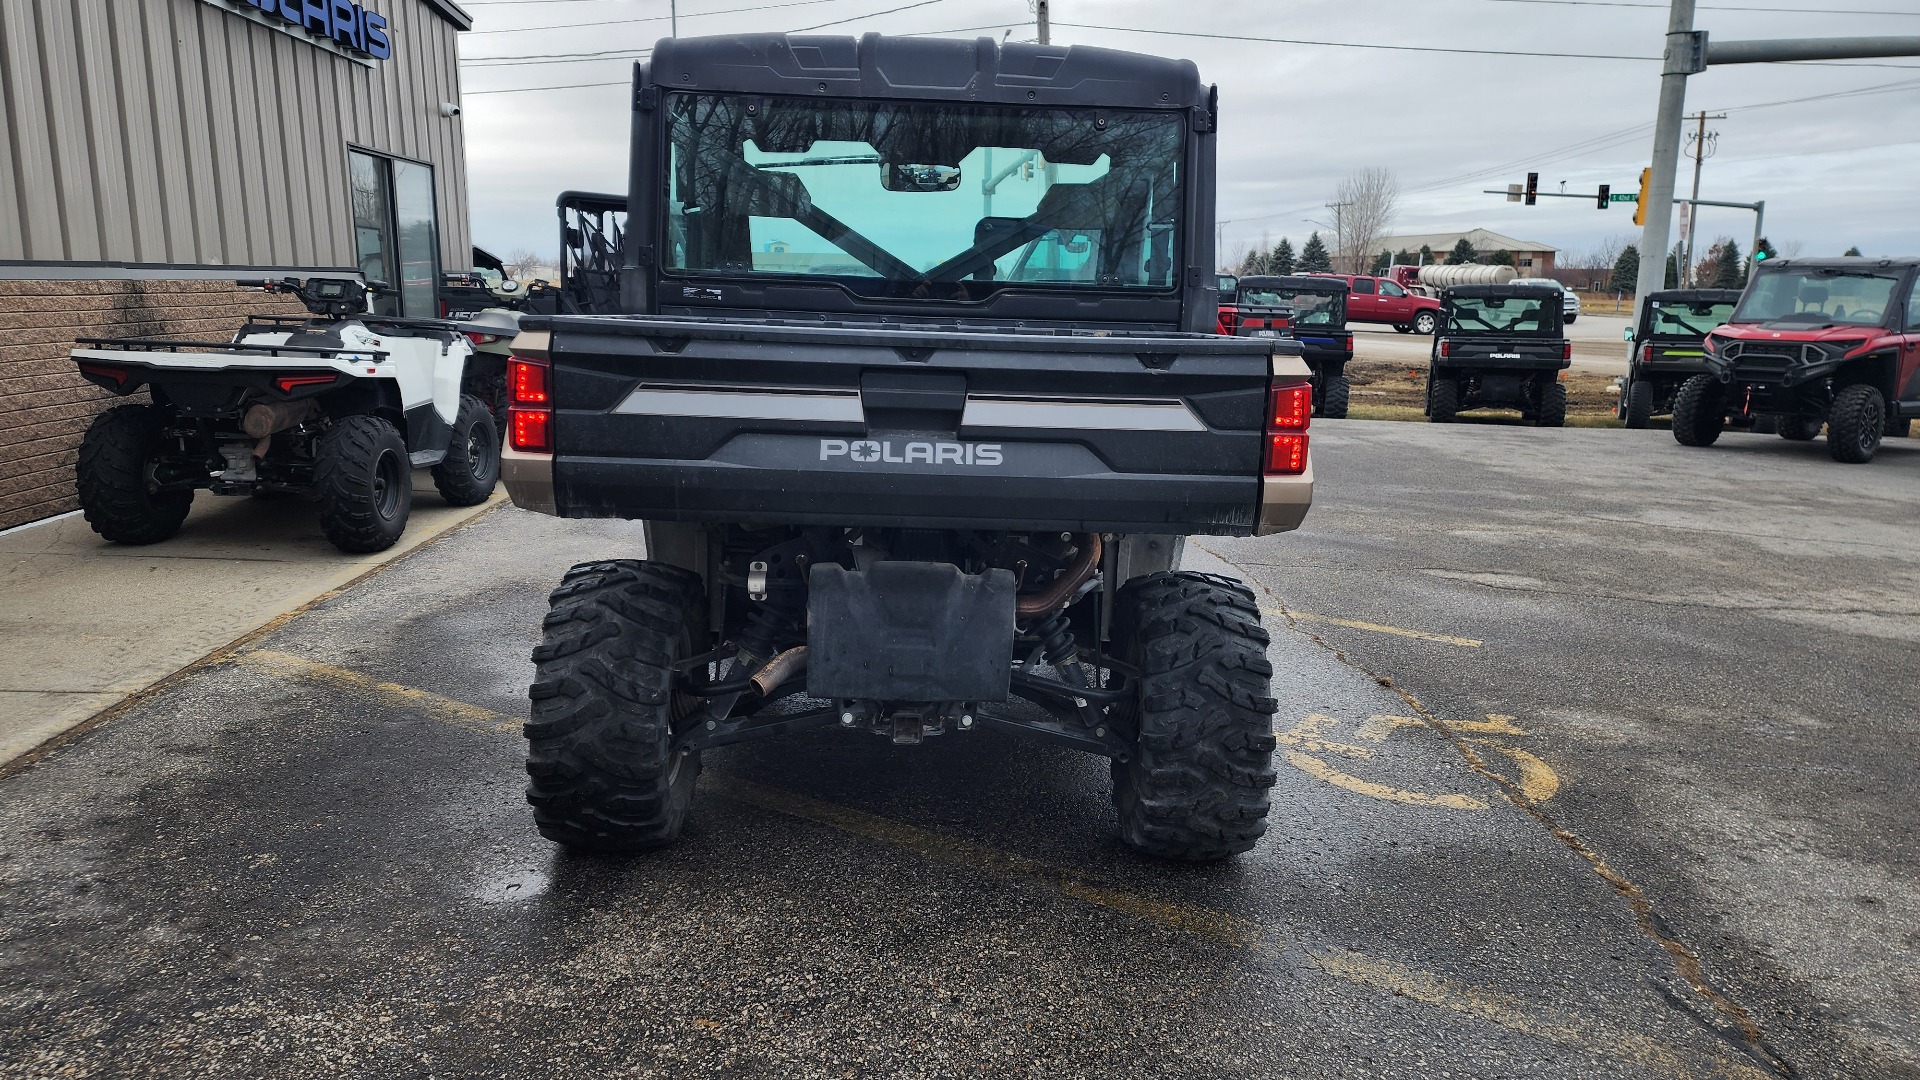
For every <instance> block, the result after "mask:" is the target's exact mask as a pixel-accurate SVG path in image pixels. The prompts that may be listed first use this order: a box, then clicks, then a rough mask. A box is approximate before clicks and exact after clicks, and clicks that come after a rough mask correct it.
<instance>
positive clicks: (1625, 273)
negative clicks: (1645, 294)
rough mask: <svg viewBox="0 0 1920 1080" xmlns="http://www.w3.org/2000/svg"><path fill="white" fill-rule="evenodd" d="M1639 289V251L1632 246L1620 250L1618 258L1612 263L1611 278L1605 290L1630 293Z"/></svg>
mask: <svg viewBox="0 0 1920 1080" xmlns="http://www.w3.org/2000/svg"><path fill="white" fill-rule="evenodd" d="M1639 287H1640V249H1639V248H1638V247H1636V246H1634V245H1632V244H1628V245H1627V246H1626V247H1623V248H1621V249H1620V257H1619V258H1618V259H1615V260H1614V261H1613V278H1612V279H1611V280H1609V281H1608V282H1607V288H1609V289H1612V290H1613V291H1614V292H1620V293H1632V292H1633V291H1635V290H1636V289H1638V288H1639Z"/></svg>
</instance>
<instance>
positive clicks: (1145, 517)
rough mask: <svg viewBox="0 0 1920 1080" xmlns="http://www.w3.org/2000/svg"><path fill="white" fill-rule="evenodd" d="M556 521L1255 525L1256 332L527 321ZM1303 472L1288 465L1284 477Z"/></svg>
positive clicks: (1259, 432) (1259, 348) (1159, 528)
mask: <svg viewBox="0 0 1920 1080" xmlns="http://www.w3.org/2000/svg"><path fill="white" fill-rule="evenodd" d="M522 326H523V329H524V331H525V332H524V333H523V335H522V337H521V338H520V340H519V341H518V342H517V343H516V352H517V353H521V354H523V355H530V356H535V357H540V358H544V359H547V360H548V362H549V363H550V364H551V367H552V393H553V402H554V417H553V445H554V458H553V492H554V503H555V510H556V512H557V513H559V514H560V515H561V516H565V517H634V518H653V519H658V520H687V521H725V522H749V523H750V522H760V523H766V524H787V525H807V524H820V525H871V526H885V527H901V528H939V529H953V528H961V529H965V528H977V529H996V530H997V529H1012V530H1036V529H1062V530H1076V531H1085V530H1097V531H1112V532H1161V533H1226V534H1236V533H1237V534H1244V533H1248V532H1251V531H1253V529H1254V526H1255V521H1256V515H1257V514H1258V512H1259V506H1260V500H1261V497H1262V477H1261V463H1262V453H1263V450H1264V447H1265V438H1264V435H1263V431H1264V425H1265V421H1266V418H1267V417H1266V413H1267V402H1268V389H1269V384H1270V382H1271V381H1272V379H1273V373H1274V371H1275V370H1276V364H1280V365H1282V367H1281V368H1279V370H1283V371H1284V372H1286V376H1285V378H1283V380H1282V381H1286V379H1296V378H1297V380H1298V381H1304V380H1305V378H1306V375H1307V370H1306V367H1305V365H1304V364H1301V363H1300V362H1299V361H1298V360H1295V359H1291V358H1290V357H1283V358H1281V359H1279V360H1276V359H1275V358H1274V356H1273V354H1274V351H1275V349H1276V348H1278V349H1280V350H1282V351H1283V352H1289V353H1290V352H1293V351H1295V350H1297V348H1298V346H1297V345H1294V344H1293V343H1290V342H1282V343H1280V344H1279V345H1277V346H1276V344H1275V343H1274V342H1272V341H1268V340H1263V339H1247V338H1238V339H1236V338H1226V337H1218V336H1214V335H1208V334H1154V335H1138V334H1129V333H1122V332H1112V333H1104V334H1101V333H1054V332H1049V331H1044V330H1042V331H1032V330H1020V331H1018V332H1015V331H1012V330H1010V329H1009V330H978V329H971V328H959V327H953V326H942V327H937V328H927V327H919V326H916V327H911V328H908V327H900V326H894V327H877V328H876V327H868V326H844V325H842V326H834V325H821V324H795V323H774V324H769V323H764V322H754V323H749V322H737V321H723V320H712V319H691V318H678V317H651V316H624V317H620V316H610V317H595V316H567V317H551V318H538V317H530V318H527V319H525V320H524V321H523V323H522ZM1302 479H1304V478H1302Z"/></svg>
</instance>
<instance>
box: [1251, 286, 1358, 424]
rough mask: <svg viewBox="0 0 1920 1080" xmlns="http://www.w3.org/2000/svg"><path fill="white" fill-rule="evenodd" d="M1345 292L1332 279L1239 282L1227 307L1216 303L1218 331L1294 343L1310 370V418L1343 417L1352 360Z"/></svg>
mask: <svg viewBox="0 0 1920 1080" xmlns="http://www.w3.org/2000/svg"><path fill="white" fill-rule="evenodd" d="M1347 288H1348V286H1347V283H1346V281H1345V280H1344V279H1342V278H1337V277H1303V276H1293V275H1287V276H1274V277H1267V276H1260V277H1243V278H1239V279H1238V280H1237V281H1235V283H1234V291H1233V303H1232V304H1227V303H1225V302H1223V303H1222V304H1221V305H1220V326H1221V328H1222V329H1221V332H1222V333H1229V334H1234V335H1236V336H1239V337H1268V338H1291V339H1293V340H1294V341H1297V342H1299V343H1300V349H1301V358H1302V359H1303V360H1305V361H1306V362H1307V367H1308V368H1309V369H1310V370H1312V372H1313V415H1315V416H1324V417H1327V418H1329V419H1334V420H1338V419H1343V418H1345V416H1346V415H1347V402H1348V398H1349V396H1350V394H1351V390H1350V388H1349V386H1348V384H1347V363H1348V362H1349V361H1351V360H1352V359H1353V334H1352V332H1350V331H1349V330H1348V329H1347ZM1228 327H1231V329H1227V328H1228Z"/></svg>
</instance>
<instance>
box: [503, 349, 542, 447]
mask: <svg viewBox="0 0 1920 1080" xmlns="http://www.w3.org/2000/svg"><path fill="white" fill-rule="evenodd" d="M552 374H553V369H552V368H550V367H548V366H547V362H546V361H545V360H530V359H528V358H526V357H524V356H514V357H509V358H508V359H507V406H508V407H507V445H508V446H510V447H512V448H513V449H515V450H518V451H520V452H521V453H523V454H551V453H553V391H552V383H551V376H552Z"/></svg>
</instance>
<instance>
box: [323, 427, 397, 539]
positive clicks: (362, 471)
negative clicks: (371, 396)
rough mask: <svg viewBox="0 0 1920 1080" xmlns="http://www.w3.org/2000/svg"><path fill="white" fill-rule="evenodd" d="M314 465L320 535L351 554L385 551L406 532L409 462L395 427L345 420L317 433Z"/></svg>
mask: <svg viewBox="0 0 1920 1080" xmlns="http://www.w3.org/2000/svg"><path fill="white" fill-rule="evenodd" d="M318 444H319V445H318V446H317V447H316V452H315V454H314V462H313V491H314V498H316V499H317V500H319V503H320V531H321V532H324V533H326V534H327V539H328V540H331V541H332V542H333V546H334V547H337V548H339V549H340V550H341V551H345V552H348V553H350V554H367V553H369V552H375V551H385V550H387V549H388V548H390V547H392V546H393V545H394V544H395V543H396V542H397V541H398V540H399V539H400V534H402V533H404V532H406V531H407V517H408V515H409V514H411V513H412V511H413V461H412V459H411V458H410V457H408V455H407V443H406V440H405V439H402V438H401V437H400V433H399V432H398V431H396V430H394V426H393V425H392V424H389V423H388V422H386V421H385V420H382V419H380V418H379V417H377V416H349V417H346V418H344V419H342V420H340V421H339V422H338V423H335V424H334V425H333V426H331V427H329V428H327V430H326V431H324V432H322V433H321V435H320V438H319V440H318Z"/></svg>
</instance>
